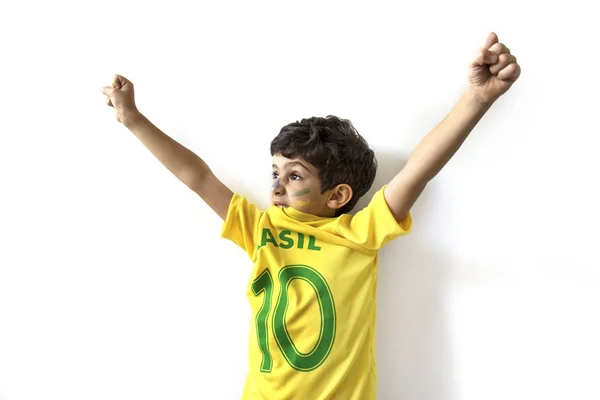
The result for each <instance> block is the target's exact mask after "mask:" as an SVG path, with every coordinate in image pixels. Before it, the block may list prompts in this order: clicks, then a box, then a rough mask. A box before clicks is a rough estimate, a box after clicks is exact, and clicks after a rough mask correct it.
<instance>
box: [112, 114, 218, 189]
mask: <svg viewBox="0 0 600 400" xmlns="http://www.w3.org/2000/svg"><path fill="white" fill-rule="evenodd" d="M123 125H125V127H127V128H128V129H129V130H130V131H131V132H132V133H133V134H134V135H135V136H136V137H137V138H138V139H139V140H140V141H141V142H142V143H143V144H144V146H146V147H147V148H148V150H150V152H151V153H152V154H153V155H154V156H155V157H156V158H158V160H159V161H160V162H161V163H162V164H163V165H164V166H165V167H167V169H168V170H169V171H171V172H172V173H173V174H174V175H175V176H176V177H177V178H178V179H179V180H180V181H182V182H183V183H184V184H186V185H187V186H188V187H190V188H192V187H193V186H194V184H195V183H197V182H198V181H200V180H201V179H202V178H203V177H204V176H205V175H206V173H207V172H210V169H209V168H208V165H207V164H206V163H205V162H204V161H203V160H202V159H201V158H200V157H198V155H196V154H195V153H194V152H192V151H191V150H189V149H187V148H186V147H184V146H183V145H181V144H179V143H178V142H176V141H175V140H173V139H172V138H171V137H169V136H168V135H167V134H165V133H164V132H162V131H161V130H160V129H158V128H157V127H156V126H155V125H154V124H153V123H152V122H150V120H148V118H146V117H145V116H144V115H143V114H141V113H140V112H135V113H132V115H130V116H128V117H127V118H124V119H123Z"/></svg>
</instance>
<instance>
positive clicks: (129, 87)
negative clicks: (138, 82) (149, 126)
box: [102, 75, 139, 125]
mask: <svg viewBox="0 0 600 400" xmlns="http://www.w3.org/2000/svg"><path fill="white" fill-rule="evenodd" d="M102 93H103V94H104V95H105V96H106V104H107V105H109V106H111V107H114V109H115V116H116V118H117V121H119V122H121V123H122V124H124V125H125V120H126V119H128V118H131V117H133V116H134V115H136V114H137V113H139V112H138V110H137V107H136V106H135V99H134V94H133V83H131V82H130V81H129V80H127V78H125V77H123V76H121V75H115V77H114V78H113V81H112V83H111V85H110V86H105V87H103V88H102Z"/></svg>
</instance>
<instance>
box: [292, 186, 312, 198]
mask: <svg viewBox="0 0 600 400" xmlns="http://www.w3.org/2000/svg"><path fill="white" fill-rule="evenodd" d="M309 193H310V188H306V189H302V190H299V191H297V192H294V193H292V196H294V197H298V196H304V195H305V194H309Z"/></svg>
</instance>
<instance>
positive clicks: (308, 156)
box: [102, 33, 520, 400]
mask: <svg viewBox="0 0 600 400" xmlns="http://www.w3.org/2000/svg"><path fill="white" fill-rule="evenodd" d="M519 75H520V67H519V65H518V64H517V61H516V58H515V57H514V56H513V55H511V54H510V51H509V49H508V48H507V47H506V46H504V45H503V44H501V43H499V42H498V37H497V36H496V35H495V34H494V33H490V34H489V35H488V38H487V40H486V42H485V45H484V46H483V47H482V48H481V50H480V51H479V52H478V53H477V55H476V56H475V57H474V59H473V61H472V62H471V64H470V67H469V77H468V87H467V89H466V91H465V92H464V94H463V95H462V97H461V99H460V100H459V102H458V104H457V105H456V106H455V107H454V109H453V110H452V111H451V112H450V114H449V115H448V116H447V117H446V118H445V119H444V120H443V121H442V122H441V123H440V124H439V125H438V126H437V127H436V128H435V129H434V130H433V131H432V132H431V133H430V134H429V135H427V136H426V137H425V138H424V139H423V140H422V141H421V143H420V144H419V145H418V146H417V147H416V149H415V150H414V151H413V152H412V154H411V155H410V157H409V159H408V161H407V163H406V166H405V167H404V168H403V169H402V170H401V171H400V173H398V175H397V176H396V177H395V178H394V179H392V181H391V182H390V183H389V184H388V185H386V186H384V187H382V188H381V189H380V190H379V191H378V192H377V193H376V194H375V195H374V196H373V199H372V200H371V202H370V203H369V204H368V205H367V207H365V208H364V209H362V210H360V211H358V212H357V213H356V214H355V215H350V214H348V212H349V211H350V210H351V209H352V208H353V207H354V205H355V204H356V202H357V201H358V199H359V198H360V197H361V196H363V195H364V194H365V193H366V192H367V191H368V190H369V188H370V187H371V185H372V183H373V180H374V178H375V171H376V161H375V157H374V154H373V151H372V150H370V149H369V147H368V145H367V143H366V142H365V140H364V139H363V138H362V137H361V136H360V135H359V134H358V133H357V132H356V131H355V129H354V127H353V126H352V124H351V123H350V122H349V121H347V120H341V119H339V118H337V117H333V116H329V117H327V118H314V117H313V118H310V119H303V120H302V121H300V122H296V123H291V124H289V125H287V126H285V127H283V128H282V130H281V132H280V133H279V135H278V136H277V137H276V138H275V139H274V140H273V141H272V142H271V155H272V156H273V186H272V191H271V197H272V198H271V200H272V206H271V207H269V208H268V209H267V210H265V211H261V210H259V209H258V208H257V207H256V206H254V205H252V204H250V203H249V202H248V201H247V200H246V198H244V197H243V196H242V195H240V194H237V193H235V194H234V193H233V192H232V191H231V190H229V189H228V188H227V187H226V186H225V185H224V184H223V183H221V182H220V181H219V180H218V179H217V178H216V177H215V176H214V175H213V173H212V172H211V170H210V169H209V168H208V166H207V165H206V164H205V163H204V161H203V160H202V159H200V158H199V157H198V156H197V155H196V154H194V153H193V152H191V151H190V150H188V149H186V148H185V147H183V146H181V145H180V144H178V143H177V142H175V141H174V140H173V139H171V138H170V137H168V136H167V135H165V134H164V133H163V132H161V131H160V130H159V129H158V128H156V127H155V126H154V125H153V124H152V123H151V122H150V121H149V120H148V119H146V118H145V117H144V116H143V115H142V114H141V113H140V112H139V111H138V110H137V108H136V106H135V102H134V92H133V84H132V83H131V82H129V81H128V80H127V79H125V78H124V77H122V76H118V75H117V76H115V78H114V80H113V83H112V86H111V87H108V86H107V87H104V88H103V89H102V92H103V93H104V94H105V95H106V96H107V104H108V105H109V106H112V107H114V108H115V111H116V117H117V120H118V121H119V122H121V123H122V124H123V125H125V126H126V127H127V128H129V129H130V130H131V132H133V133H134V134H135V135H136V136H137V137H138V138H139V139H140V140H141V141H142V143H143V144H144V145H145V146H146V147H147V148H148V149H149V150H150V151H151V152H152V153H153V154H154V155H155V156H156V157H157V158H158V159H159V160H160V161H161V162H162V163H163V164H164V165H165V166H166V167H167V168H168V169H169V170H170V171H171V172H172V173H173V174H175V176H177V177H178V178H179V179H180V180H181V181H182V182H183V183H185V184H186V185H187V186H188V187H189V188H190V189H192V190H193V191H194V192H196V193H197V194H198V195H199V196H200V197H202V199H203V200H204V201H205V202H206V203H207V204H208V205H209V206H210V207H211V208H212V209H213V210H214V211H215V212H216V213H217V214H218V215H219V216H220V217H221V218H222V219H223V220H224V223H223V229H222V232H221V234H222V236H223V237H226V238H228V239H230V240H232V241H233V242H235V243H236V244H238V245H239V246H240V247H241V248H242V249H244V250H245V251H246V252H247V253H248V255H249V256H250V258H251V260H252V261H253V263H254V267H253V270H252V274H251V278H250V282H249V288H248V299H249V301H250V305H251V307H252V312H253V316H254V319H253V321H252V324H253V329H251V334H250V349H249V367H248V368H249V371H248V375H247V379H246V384H245V387H244V392H243V398H244V399H277V400H280V399H302V400H307V399H311V400H313V399H342V400H350V399H360V400H364V399H375V398H376V394H377V376H376V367H375V322H376V321H375V315H376V286H377V252H378V250H379V249H380V248H382V247H383V246H384V245H385V244H386V243H388V242H389V241H390V240H392V239H394V238H395V237H397V236H399V235H403V234H406V233H408V232H409V231H410V229H411V224H412V220H411V215H410V213H409V210H410V209H411V207H412V205H413V204H414V202H415V201H416V200H417V198H418V197H419V195H420V194H421V192H422V191H423V189H424V188H425V186H426V184H427V183H428V182H429V181H430V180H431V179H432V178H433V177H434V176H435V175H436V174H437V173H438V172H439V171H440V170H441V168H442V167H443V166H444V165H445V164H446V163H447V162H448V160H449V159H450V158H451V157H452V156H453V155H454V153H455V152H456V151H457V150H458V148H459V147H460V145H461V144H462V142H463V141H464V140H465V139H466V137H467V136H468V134H469V133H470V132H471V130H472V129H473V128H474V127H475V125H476V124H477V122H478V121H479V120H480V119H481V117H482V116H483V115H484V114H485V112H486V111H487V110H488V109H489V108H490V106H491V105H492V104H493V103H494V101H495V100H496V99H498V98H499V97H500V96H501V95H502V94H503V93H505V92H506V91H507V90H508V89H509V88H510V86H511V85H512V84H513V83H514V82H515V81H516V80H517V78H518V77H519Z"/></svg>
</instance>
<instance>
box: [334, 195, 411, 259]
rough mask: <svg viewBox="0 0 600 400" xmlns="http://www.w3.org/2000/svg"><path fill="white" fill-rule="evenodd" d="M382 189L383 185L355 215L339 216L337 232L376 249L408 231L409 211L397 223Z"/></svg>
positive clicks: (409, 223)
mask: <svg viewBox="0 0 600 400" xmlns="http://www.w3.org/2000/svg"><path fill="white" fill-rule="evenodd" d="M384 189H385V186H384V187H382V188H381V189H380V190H379V191H378V192H377V193H375V195H374V196H373V198H372V199H371V201H370V202H369V204H368V205H367V206H366V207H365V208H363V209H362V210H360V211H358V212H357V213H356V214H355V215H349V214H345V215H342V216H341V217H339V219H338V225H337V230H338V233H339V234H340V235H342V236H343V237H345V238H346V239H347V240H350V241H351V242H353V243H356V244H358V245H360V246H362V247H364V248H366V249H368V250H372V251H377V250H379V249H381V248H382V247H383V246H385V245H386V244H387V243H388V242H389V241H390V240H392V239H395V238H397V237H398V236H401V235H406V234H407V233H409V232H410V230H411V228H412V217H411V214H410V212H409V213H407V214H406V217H404V219H403V220H402V221H400V223H398V221H396V218H395V217H394V215H393V214H392V212H391V210H390V208H389V207H388V205H387V202H386V201H385V197H384V195H383V192H384Z"/></svg>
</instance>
